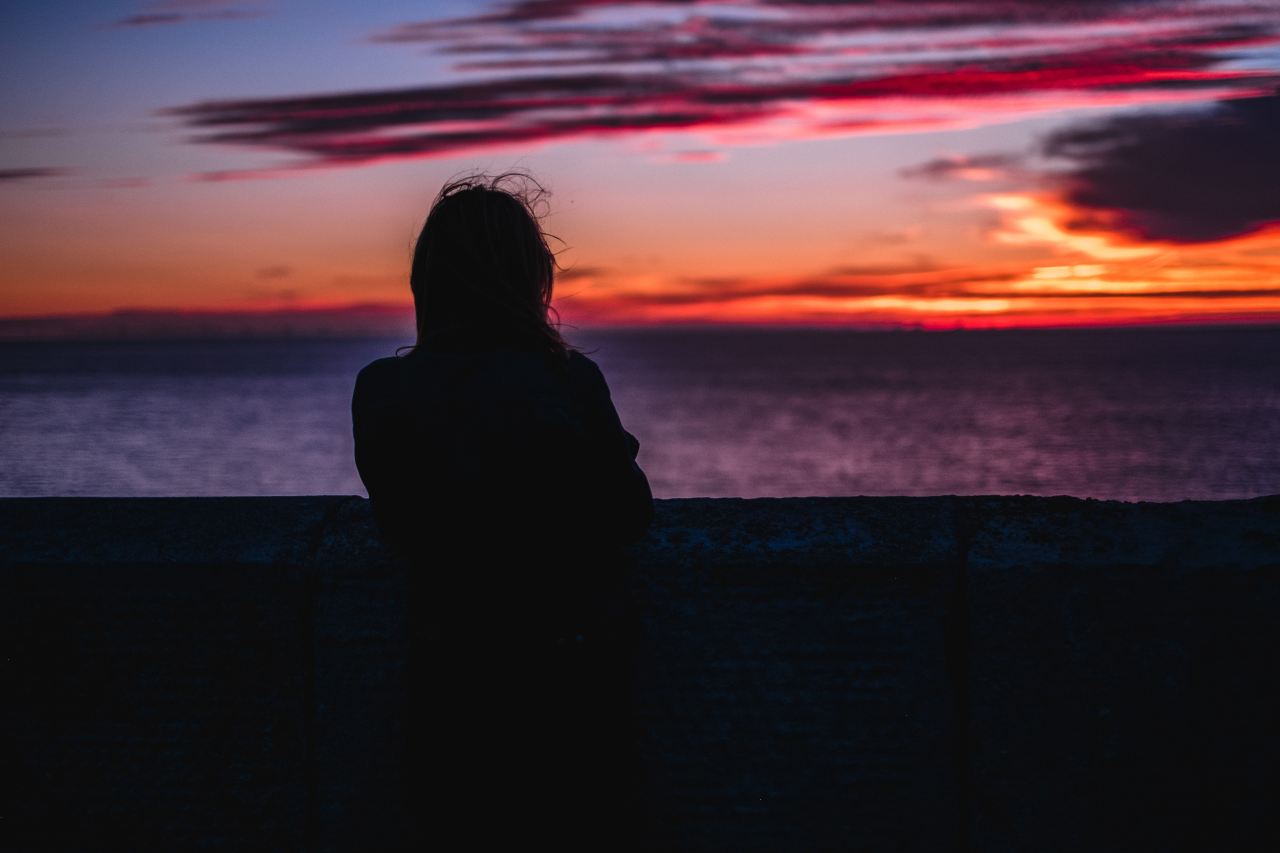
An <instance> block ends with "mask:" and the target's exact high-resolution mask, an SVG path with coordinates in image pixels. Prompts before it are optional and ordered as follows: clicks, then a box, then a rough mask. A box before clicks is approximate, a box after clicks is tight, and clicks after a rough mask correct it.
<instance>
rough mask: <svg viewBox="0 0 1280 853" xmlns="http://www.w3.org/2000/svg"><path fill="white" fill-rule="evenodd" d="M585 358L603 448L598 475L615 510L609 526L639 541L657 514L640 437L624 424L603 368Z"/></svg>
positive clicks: (620, 538)
mask: <svg viewBox="0 0 1280 853" xmlns="http://www.w3.org/2000/svg"><path fill="white" fill-rule="evenodd" d="M584 361H585V362H586V364H587V366H588V376H589V383H588V388H587V390H588V396H589V402H590V409H591V413H592V419H593V421H594V423H593V424H592V428H593V429H595V430H597V431H598V439H599V442H600V448H601V454H600V457H599V462H598V464H599V465H601V470H600V471H599V472H598V474H599V477H600V479H601V482H602V488H603V491H604V494H603V495H602V498H603V499H604V500H605V502H606V505H607V506H609V507H611V508H612V509H613V511H614V513H615V515H613V516H611V518H610V519H609V520H608V528H609V530H610V533H611V535H612V537H613V538H615V539H616V540H618V541H621V542H635V541H637V540H639V539H641V538H643V537H644V534H645V531H646V530H648V528H649V525H650V523H652V521H653V517H654V508H653V492H652V491H651V489H650V487H649V478H648V477H646V476H645V473H644V471H643V470H642V469H641V468H640V465H639V464H638V463H637V461H636V457H637V456H638V454H639V452H640V440H639V439H637V438H636V437H635V436H634V435H632V434H631V433H630V432H628V431H627V430H626V429H625V428H624V427H623V426H622V421H621V419H620V418H619V417H618V410H617V408H616V407H615V406H614V404H613V397H612V394H611V393H610V391H609V383H608V382H607V381H605V378H604V374H603V373H602V372H601V371H600V368H599V367H598V366H597V365H596V364H595V362H593V361H591V360H590V359H585V358H584Z"/></svg>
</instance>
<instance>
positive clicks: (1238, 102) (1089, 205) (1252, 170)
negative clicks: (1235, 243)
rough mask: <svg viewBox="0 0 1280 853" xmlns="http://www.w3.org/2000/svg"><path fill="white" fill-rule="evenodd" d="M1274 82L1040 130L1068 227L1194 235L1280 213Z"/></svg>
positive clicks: (1208, 235)
mask: <svg viewBox="0 0 1280 853" xmlns="http://www.w3.org/2000/svg"><path fill="white" fill-rule="evenodd" d="M1277 152H1280V91H1277V92H1276V93H1273V94H1271V95H1269V96H1267V97H1260V98H1240V99H1234V100H1229V101H1224V102H1222V103H1220V104H1216V105H1214V106H1213V107H1211V108H1209V109H1202V110H1189V111H1180V112H1175V113H1162V114H1148V115H1142V114H1138V115H1126V116H1120V117H1116V118H1110V119H1106V120H1103V121H1094V122H1087V123H1082V124H1078V125H1074V126H1071V127H1069V128H1066V129H1064V130H1061V131H1058V132H1057V133H1054V134H1052V135H1050V136H1049V137H1048V138H1047V139H1046V140H1045V142H1044V144H1043V153H1044V154H1046V155H1047V156H1050V157H1056V158H1063V159H1066V160H1068V161H1070V162H1071V163H1072V168H1071V169H1070V170H1069V171H1067V172H1066V173H1065V174H1062V175H1059V176H1057V177H1056V178H1055V181H1056V183H1057V185H1058V186H1059V188H1060V191H1061V193H1062V198H1063V199H1064V200H1065V201H1066V202H1067V203H1068V204H1069V205H1070V206H1071V207H1072V208H1074V209H1075V210H1076V211H1077V212H1078V216H1076V217H1075V219H1074V220H1073V221H1071V222H1068V223H1067V225H1068V227H1071V228H1074V229H1075V230H1079V231H1109V232H1112V233H1118V234H1123V235H1125V236H1127V237H1130V238H1135V239H1138V240H1144V241H1147V240H1156V241H1169V242H1174V243H1200V242H1209V241H1215V240H1222V239H1226V238H1229V237H1236V236H1240V235H1243V234H1248V233H1251V232H1254V231H1257V230H1258V229H1260V228H1263V227H1265V226H1267V225H1269V224H1271V223H1280V192H1277V188H1278V187H1280V156H1278V155H1277Z"/></svg>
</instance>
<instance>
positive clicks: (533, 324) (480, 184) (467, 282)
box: [409, 172, 568, 356]
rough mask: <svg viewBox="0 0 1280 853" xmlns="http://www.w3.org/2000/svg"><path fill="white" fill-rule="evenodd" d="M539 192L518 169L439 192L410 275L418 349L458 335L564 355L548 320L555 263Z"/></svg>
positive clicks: (460, 182)
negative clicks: (541, 215) (541, 219)
mask: <svg viewBox="0 0 1280 853" xmlns="http://www.w3.org/2000/svg"><path fill="white" fill-rule="evenodd" d="M544 195H545V191H544V190H543V188H542V187H541V185H539V184H538V182H537V181H535V180H534V179H533V178H531V177H529V176H528V175H526V174H524V173H520V172H506V173H503V174H500V175H497V176H495V177H490V176H488V175H473V176H470V177H466V178H462V179H459V180H454V181H451V182H450V183H448V184H446V185H445V186H444V188H443V189H441V190H440V193H439V194H438V195H437V196H436V199H435V202H434V203H433V204H432V205H431V212H430V213H429V214H428V215H427V221H426V223H425V224H424V225H423V226H422V232H421V234H419V235H418V242H417V244H416V245H415V247H414V252H413V269H412V272H411V273H410V276H409V283H410V287H411V289H412V290H413V302H414V310H415V314H416V315H417V323H418V345H419V346H421V345H423V344H424V343H427V342H428V341H429V340H431V339H433V338H437V337H440V336H443V335H459V336H462V337H464V338H485V339H494V338H496V339H499V340H504V341H518V342H520V343H521V344H524V345H531V346H535V347H537V348H539V349H544V350H546V351H548V352H551V353H553V354H556V355H560V356H564V355H567V353H568V345H567V344H566V343H565V341H564V339H563V338H562V337H561V336H560V333H559V331H558V330H557V328H556V325H553V324H552V322H551V320H550V318H549V315H554V314H555V309H554V308H552V307H551V291H552V286H553V281H554V277H555V269H556V258H555V254H554V253H552V251H551V248H550V246H548V245H547V235H546V234H545V233H544V232H543V230H542V227H541V225H540V223H539V213H538V205H539V204H540V203H541V202H542V199H543V196H544ZM557 321H558V316H557Z"/></svg>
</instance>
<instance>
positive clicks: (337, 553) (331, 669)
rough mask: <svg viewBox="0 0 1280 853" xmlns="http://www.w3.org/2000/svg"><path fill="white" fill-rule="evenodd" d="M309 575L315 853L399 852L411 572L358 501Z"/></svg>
mask: <svg viewBox="0 0 1280 853" xmlns="http://www.w3.org/2000/svg"><path fill="white" fill-rule="evenodd" d="M313 566H314V569H313V570H314V584H315V586H314V596H315V599H314V600H315V614H314V618H315V621H314V631H315V634H314V644H315V645H314V648H315V672H316V679H315V706H314V710H313V713H314V715H315V720H314V733H315V778H314V786H315V787H314V794H313V795H314V797H315V806H316V809H317V811H316V835H315V839H314V843H315V847H314V849H316V850H326V851H328V850H332V851H339V850H393V849H398V844H399V842H398V839H399V838H400V837H402V836H403V835H404V833H405V831H406V828H407V826H408V825H409V823H408V819H409V815H408V814H407V813H406V808H405V800H404V797H402V796H400V795H399V794H398V792H399V791H401V790H402V789H403V788H404V786H405V785H406V784H408V783H407V781H406V779H407V776H406V773H405V770H406V768H405V766H404V765H405V755H406V748H405V744H406V742H407V732H408V729H407V726H408V722H409V721H408V719H407V694H406V685H405V674H406V656H407V653H408V625H407V616H408V609H407V598H408V571H409V567H408V566H407V565H405V564H403V563H401V562H399V561H398V560H396V558H395V557H394V555H393V554H391V552H390V551H389V550H387V549H386V547H385V546H383V544H382V543H381V541H380V540H379V539H378V536H377V529H376V527H375V525H374V521H373V513H372V510H371V509H370V507H369V502H368V501H366V500H363V499H360V498H350V499H348V500H346V501H345V502H344V503H342V504H341V506H340V507H339V508H338V511H337V512H336V513H335V515H334V517H333V520H332V523H331V524H329V525H328V527H327V528H326V530H325V533H324V536H323V537H322V538H321V540H320V544H319V548H318V549H317V551H316V558H315V561H314V564H313ZM424 775H428V776H429V773H428V774H418V775H417V776H416V777H415V778H417V779H418V780H419V781H421V780H422V779H423V776H424Z"/></svg>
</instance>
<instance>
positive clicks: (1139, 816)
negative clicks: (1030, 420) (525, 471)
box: [0, 496, 1280, 851]
mask: <svg viewBox="0 0 1280 853" xmlns="http://www.w3.org/2000/svg"><path fill="white" fill-rule="evenodd" d="M0 541H2V542H4V543H5V544H4V550H3V558H2V560H0V609H2V610H3V615H2V621H3V625H4V626H5V632H6V642H5V660H4V667H5V671H4V685H5V693H6V696H5V700H4V702H3V706H2V707H3V715H4V718H3V727H2V728H0V731H2V732H3V742H2V744H0V745H2V746H3V752H4V755H3V760H2V761H0V766H3V767H5V768H6V770H5V780H4V781H5V783H6V785H5V789H4V792H3V793H4V801H3V812H2V815H3V821H2V822H0V831H3V832H4V833H6V835H7V838H5V839H3V843H2V844H0V846H3V847H4V848H5V849H17V850H26V849H30V850H44V849H105V848H107V847H121V846H123V847H128V848H133V849H151V850H197V849H199V850H243V849H275V850H373V849H391V848H395V847H397V846H399V845H400V844H401V842H402V840H403V838H404V837H405V835H406V833H407V832H408V831H409V827H411V826H412V825H413V821H411V820H410V819H409V816H408V815H406V806H405V803H406V802H408V803H409V804H410V807H411V808H412V810H413V811H414V812H415V814H414V816H413V817H414V818H415V819H416V823H417V827H418V831H419V832H421V833H425V835H426V836H427V837H428V838H432V839H434V840H435V841H436V842H437V845H433V846H438V843H440V842H443V841H444V840H445V839H444V838H443V837H441V836H440V835H439V834H434V835H433V833H439V832H440V831H441V828H442V827H448V828H451V829H452V828H456V827H457V825H458V822H459V820H460V818H459V816H458V811H457V810H458V809H469V810H470V812H469V814H473V815H474V814H480V815H484V816H486V819H485V820H483V821H482V822H478V823H475V822H473V823H470V824H468V826H470V827H471V829H472V836H471V838H472V840H473V841H474V843H475V844H476V845H477V846H483V845H484V844H485V841H486V840H487V839H491V838H492V837H494V836H495V835H504V834H505V837H510V836H511V835H513V834H515V835H519V834H520V832H521V831H522V830H521V829H520V827H521V824H519V823H518V822H517V821H515V820H513V818H512V815H513V814H516V813H518V812H519V811H520V809H521V808H523V807H524V804H527V802H529V801H530V800H532V801H534V802H541V803H554V802H555V798H554V796H552V793H553V792H549V791H547V790H544V788H545V787H546V786H545V785H544V784H542V781H541V780H545V779H546V778H548V777H549V776H550V777H554V775H555V773H556V772H558V771H556V770H554V769H551V770H548V772H547V774H545V775H544V774H541V773H539V772H538V770H537V768H536V767H532V768H531V767H530V765H529V760H528V759H526V760H525V761H523V762H520V763H516V762H508V763H506V764H505V765H504V764H503V763H502V762H501V757H494V756H493V755H490V757H489V760H490V761H494V762H496V763H494V764H492V765H489V766H487V768H485V769H483V770H482V772H478V773H476V774H475V777H476V778H478V779H480V780H482V781H483V780H484V779H485V778H486V775H487V777H488V778H489V779H490V780H491V781H492V782H493V784H492V785H491V786H486V787H484V789H483V790H477V791H475V792H474V796H472V795H470V794H468V793H467V792H466V791H465V790H463V789H462V788H461V787H460V786H458V785H457V784H453V780H451V779H450V778H448V777H442V776H441V774H440V773H439V772H438V766H437V765H436V764H435V763H430V764H427V765H426V766H423V765H422V764H418V765H417V766H414V767H412V768H406V764H407V762H408V756H410V755H414V754H415V753H413V752H411V751H409V750H408V749H407V748H406V744H408V743H411V742H412V738H411V737H410V734H411V733H413V734H414V735H415V736H416V737H417V738H418V739H419V744H420V748H421V749H423V750H426V752H418V753H416V754H417V755H419V756H421V755H423V754H427V753H428V752H429V751H430V750H431V749H432V748H433V744H434V746H435V747H438V749H439V750H440V754H445V753H446V752H447V753H448V754H449V755H450V756H454V757H456V756H457V755H458V750H459V749H460V748H461V747H460V744H459V742H458V739H457V737H456V736H455V734H454V733H452V732H450V731H448V730H445V729H443V728H441V727H439V726H438V725H437V724H436V723H435V722H432V721H430V720H429V721H424V720H423V719H422V718H421V717H419V716H415V717H414V718H412V719H410V718H409V716H408V713H409V712H408V711H407V708H409V707H410V706H409V705H408V704H407V703H406V701H405V698H406V695H407V692H406V673H407V672H409V671H410V670H409V669H408V667H407V664H406V661H407V649H408V642H407V638H408V633H407V630H406V613H407V608H406V600H407V591H408V589H409V574H408V571H407V567H406V566H404V565H402V564H400V563H397V562H396V561H394V560H392V559H391V558H390V557H389V556H388V555H387V554H386V552H385V551H383V550H382V549H381V547H380V546H379V544H378V543H377V541H376V540H375V538H374V537H373V528H372V524H371V517H370V514H369V510H368V506H367V503H366V502H365V501H364V500H362V499H358V498H345V497H313V498H223V499H154V500H150V499H23V500H5V501H0ZM630 556H631V558H632V559H633V560H634V564H633V565H634V572H633V574H631V575H630V576H629V579H628V590H629V591H628V597H629V601H630V602H631V604H632V605H633V606H634V614H635V619H636V623H635V627H636V634H635V636H634V638H633V639H634V642H633V643H632V644H631V645H630V646H629V648H630V649H631V651H633V652H634V660H633V663H632V664H625V663H623V664H620V665H619V666H618V667H617V668H614V669H612V670H610V669H609V668H608V667H607V666H606V665H605V664H603V663H601V662H600V661H599V660H596V661H594V662H593V661H590V660H589V658H590V655H587V656H586V657H585V658H584V657H581V655H582V653H581V652H580V651H579V652H573V653H565V654H566V655H567V654H578V655H579V656H580V660H579V662H578V663H574V662H573V661H572V660H571V659H570V658H569V657H561V658H558V659H557V661H558V662H557V661H550V662H548V663H546V664H545V665H546V666H549V667H550V670H548V671H555V672H558V673H561V674H562V675H563V674H564V673H573V672H579V673H587V674H588V675H590V674H592V673H594V674H595V675H597V676H600V675H602V674H603V676H604V679H603V680H604V681H608V679H609V678H617V679H620V680H621V681H625V682H626V683H627V684H629V685H630V688H631V691H630V693H629V694H628V695H632V696H633V697H634V698H633V700H632V705H631V706H630V710H628V711H625V712H618V713H619V715H620V716H622V717H624V718H625V719H623V720H621V724H622V728H620V729H619V728H610V727H609V726H604V727H603V728H602V729H600V730H599V731H605V732H612V733H614V734H615V735H616V733H617V732H619V731H624V732H625V731H629V732H632V733H633V734H634V746H635V754H636V756H637V759H638V771H637V775H636V777H635V778H634V781H633V782H631V783H622V782H616V780H617V779H624V780H625V779H626V778H630V777H627V776H626V775H625V774H624V773H621V772H620V771H617V768H616V767H612V764H613V763H611V762H604V763H603V764H602V769H599V772H601V773H606V774H609V773H615V774H616V775H614V776H613V777H612V778H613V779H614V780H615V787H616V788H617V795H618V796H617V798H615V797H613V796H612V793H611V792H610V791H608V790H607V789H606V790H592V789H591V787H590V786H584V787H580V788H579V790H578V793H577V794H576V796H581V797H585V798H586V800H587V801H590V802H592V803H594V804H595V805H596V806H600V804H604V805H603V806H600V807H604V808H607V807H608V804H610V803H616V804H618V809H619V811H618V814H619V815H621V816H611V817H610V818H609V820H608V821H596V823H597V824H600V823H605V824H607V826H608V828H609V830H610V831H611V832H612V836H611V837H610V838H608V839H601V843H600V845H599V849H610V848H612V847H617V846H622V844H623V843H624V842H628V843H634V844H636V845H638V846H641V847H646V848H657V849H682V850H762V851H763V850H815V849H858V850H863V849H865V850H920V851H926V850H927V851H938V850H979V851H993V850H1035V851H1056V850H1061V851H1079V850H1116V851H1120V850H1126V851H1128V850H1205V849H1235V850H1241V849H1248V850H1253V849H1268V850H1270V849H1280V810H1278V809H1276V808H1275V794H1274V792H1275V791H1277V790H1280V778H1277V777H1280V729H1278V728H1277V726H1276V724H1275V721H1276V720H1277V719H1280V689H1277V685H1276V681H1275V673H1276V672H1277V671H1280V666H1278V664H1280V620H1277V619H1276V614H1277V613H1278V612H1280V496H1276V497H1269V498H1259V499H1256V500H1249V501H1226V502H1212V503H1211V502H1183V503H1178V504H1123V503H1113V502H1098V501H1081V500H1076V499H1073V498H1028V497H974V498H954V497H936V498H833V499H761V500H734V499H721V500H708V499H692V500H666V501H659V502H658V518H657V521H656V522H655V524H654V527H653V529H652V531H651V532H650V534H649V537H648V538H647V539H646V540H645V541H643V542H642V543H640V544H639V545H637V546H635V547H633V548H632V549H631V552H630ZM524 568H526V567H521V566H509V567H507V568H506V569H505V571H507V572H511V573H516V572H519V571H521V570H522V569H524ZM476 570H477V568H476V567H474V566H452V565H439V566H437V567H435V571H436V572H438V573H441V574H440V576H443V577H447V576H448V574H449V573H450V572H455V573H460V572H466V571H472V572H474V571H476ZM517 586H518V585H517ZM511 587H512V585H511V584H508V583H507V582H506V579H505V578H504V576H503V574H502V573H501V572H496V573H494V575H493V577H492V578H491V579H490V580H489V583H488V589H489V591H490V594H491V596H492V604H493V607H492V608H485V607H483V606H482V605H483V604H484V602H474V601H473V602H466V603H463V602H450V601H441V602H440V604H441V609H442V612H444V611H447V610H450V609H452V610H453V611H455V612H456V611H457V610H458V609H459V608H462V607H470V608H478V609H476V610H475V612H476V613H482V612H484V613H490V614H492V613H494V612H501V611H502V610H503V608H506V609H508V610H510V609H511V607H512V602H511V601H510V599H509V597H506V598H504V591H505V590H507V589H510V588H511ZM442 597H443V594H442ZM533 621H534V622H536V619H535V620H533ZM489 624H490V625H491V626H492V627H493V629H494V630H492V631H491V632H489V633H488V635H487V636H486V635H485V634H484V633H483V631H484V623H482V622H477V632H476V635H475V637H473V638H471V639H474V640H475V641H477V642H480V643H482V644H483V643H489V644H492V643H493V642H494V638H498V639H500V640H503V641H507V640H512V641H513V642H514V638H512V637H511V635H510V634H509V633H504V632H503V629H502V627H501V623H498V622H490V623H489ZM455 640H456V642H455V643H454V644H453V645H451V646H448V647H445V648H436V649H434V650H433V654H435V655H437V656H438V657H437V659H440V660H449V659H453V660H456V661H466V660H468V657H467V655H468V654H471V652H469V651H468V649H469V646H468V642H469V639H468V638H467V637H465V636H463V637H457V638H455ZM623 645H625V644H623ZM623 645H620V646H619V648H622V647H623ZM512 653H513V656H519V655H525V657H526V658H527V657H528V649H527V648H525V649H520V648H516V647H515V646H514V645H513V647H512ZM454 655H456V657H451V656H454ZM606 657H607V655H606ZM583 661H586V662H585V663H583ZM574 667H580V668H579V669H576V670H575V669H574ZM415 671H416V670H415ZM481 680H483V679H481ZM510 683H511V684H516V683H519V684H520V686H519V687H518V688H512V689H509V690H506V695H507V696H508V699H509V702H508V703H507V704H505V705H503V706H496V707H494V708H492V709H491V710H492V713H491V720H493V721H496V722H495V723H493V724H494V725H501V724H502V721H503V720H504V719H505V720H506V721H507V722H508V723H509V725H505V726H501V730H500V731H495V732H494V738H493V739H491V740H489V741H487V743H488V744H489V745H490V746H492V744H500V743H503V737H507V738H508V740H507V743H509V744H511V745H513V748H514V747H515V745H516V742H515V741H513V740H511V738H510V733H511V732H528V733H529V736H530V737H534V736H536V733H537V732H538V731H544V732H545V731H547V729H546V728H544V727H538V728H535V727H533V726H531V725H530V724H529V720H531V719H546V718H547V714H548V713H549V712H548V710H547V709H548V708H551V709H553V710H554V708H555V702H556V701H558V697H556V696H551V695H548V691H539V690H537V687H536V685H535V684H532V683H530V682H529V681H528V679H525V680H524V681H523V682H518V681H517V680H513V681H511V682H510ZM593 683H595V682H593ZM485 689H487V690H489V691H491V694H490V695H497V694H501V693H502V692H503V685H502V684H499V685H496V686H495V685H492V684H491V685H489V687H487V688H485ZM560 689H561V690H563V691H565V692H566V693H573V692H574V691H577V694H576V695H578V696H579V697H587V699H586V701H588V702H590V701H592V700H591V699H590V697H591V696H592V695H593V693H592V691H590V690H585V691H584V690H583V689H582V687H581V685H579V686H576V687H575V686H572V685H571V684H570V680H566V679H562V684H561V688H560ZM494 691H496V693H495V692H494ZM550 692H551V693H555V692H559V691H550ZM581 707H582V706H579V709H581ZM611 707H612V708H617V707H618V706H617V705H610V704H609V703H608V702H603V703H601V704H599V705H598V706H596V708H597V713H602V714H603V713H610V712H609V711H608V710H607V709H609V708H611ZM599 709H606V710H599ZM570 710H571V709H570ZM540 715H541V716H540ZM434 719H436V718H432V720H434ZM486 724H488V723H486ZM584 725H585V726H586V727H587V729H589V730H590V731H589V732H588V733H589V734H590V736H592V737H595V736H597V735H598V734H599V731H596V730H594V729H591V726H590V725H589V724H585V723H584ZM561 728H562V729H565V728H566V727H563V726H562V727H561ZM475 731H476V729H474V728H473V729H472V730H471V735H474V732H475ZM504 733H505V734H504ZM423 743H425V744H426V746H421V744H423ZM610 743H611V744H614V745H616V742H614V741H610ZM461 746H465V744H462V745H461ZM478 746H479V747H481V748H483V747H484V746H485V743H479V744H478ZM552 746H554V745H552ZM573 748H574V746H573V744H568V745H566V749H573ZM531 750H532V753H536V754H538V755H539V756H541V757H540V758H539V759H538V760H544V759H545V756H546V755H549V754H553V753H554V749H551V748H549V747H548V746H547V745H546V744H540V745H538V746H537V747H536V748H532V747H531ZM481 751H483V749H481ZM489 751H490V753H492V752H493V750H492V749H490V750H489ZM532 753H530V754H532ZM521 754H522V755H523V754H526V753H525V752H523V751H522V752H521ZM450 760H454V759H452V758H451V759H450ZM611 767H612V769H611ZM406 773H409V774H410V775H411V776H412V777H413V778H414V779H415V780H418V781H424V780H425V781H428V782H431V783H433V784H435V785H436V786H437V787H436V790H438V791H440V792H441V793H440V795H439V796H427V795H422V796H417V795H413V796H406V784H405V781H404V780H405V776H406ZM512 780H518V782H519V785H518V786H517V785H514V784H512ZM626 784H630V785H631V786H632V790H630V791H627V790H623V787H625V785H626ZM520 786H523V790H524V791H526V792H527V793H528V794H529V798H528V799H526V798H524V797H523V796H521V787H520ZM601 787H602V786H601ZM627 794H630V795H631V796H632V799H631V800H630V801H626V800H625V797H624V795H627ZM555 808H559V809H561V811H560V812H557V814H572V813H573V807H572V806H569V807H566V806H564V805H563V804H561V805H558V806H555ZM596 814H598V813H596ZM583 817H584V819H585V818H588V817H590V815H587V814H583ZM550 823H552V825H551V826H543V827H541V828H540V829H535V830H534V831H537V832H544V833H545V832H555V831H557V829H556V826H555V824H554V822H550ZM587 823H590V821H587ZM530 842H531V843H533V839H530ZM551 843H552V846H555V840H554V839H553V840H552V842H551Z"/></svg>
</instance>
